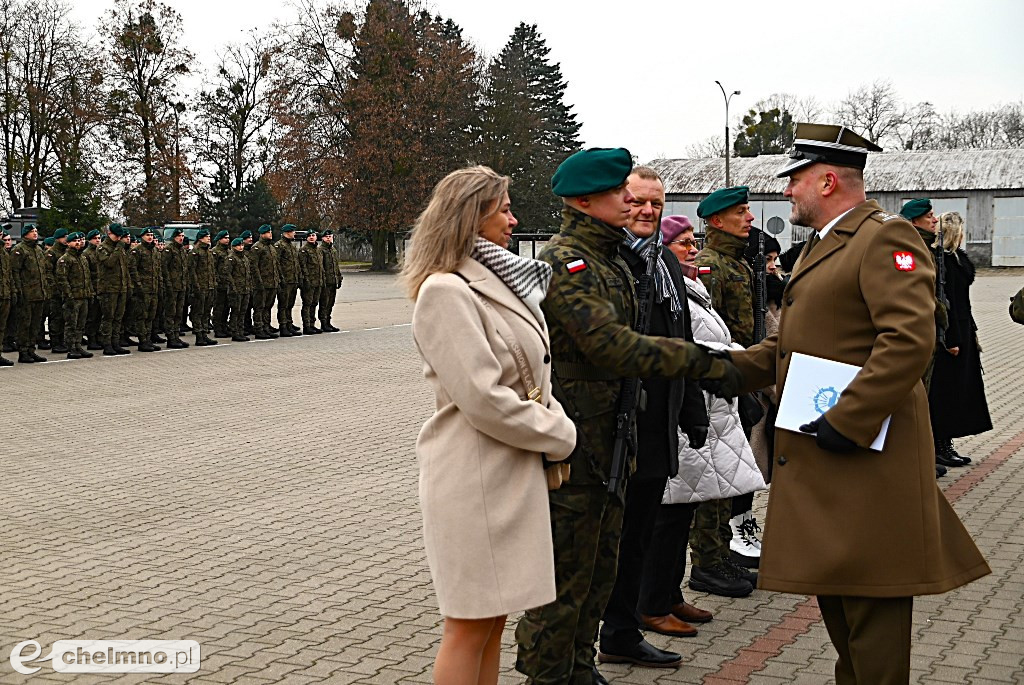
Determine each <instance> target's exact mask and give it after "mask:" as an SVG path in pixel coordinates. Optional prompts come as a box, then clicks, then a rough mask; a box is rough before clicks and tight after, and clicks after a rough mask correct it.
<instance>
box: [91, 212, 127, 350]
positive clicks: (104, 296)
mask: <svg viewBox="0 0 1024 685" xmlns="http://www.w3.org/2000/svg"><path fill="white" fill-rule="evenodd" d="M127 233H128V232H127V231H126V230H125V229H124V228H123V227H122V226H121V224H116V223H115V224H110V226H109V227H108V228H107V238H106V240H104V241H103V242H102V243H100V245H99V247H97V248H96V294H97V296H98V297H99V300H100V331H99V336H100V337H99V339H100V342H101V343H102V344H103V354H105V355H107V356H111V355H115V354H130V353H131V350H128V349H127V348H125V347H124V346H123V345H122V344H121V326H122V320H123V319H124V310H125V303H126V301H127V299H128V286H129V285H130V283H131V276H130V275H129V272H128V253H127V252H126V251H125V249H124V247H123V243H122V242H121V241H122V239H123V236H125V235H127Z"/></svg>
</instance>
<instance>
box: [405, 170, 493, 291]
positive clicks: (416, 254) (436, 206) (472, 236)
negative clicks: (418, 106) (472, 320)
mask: <svg viewBox="0 0 1024 685" xmlns="http://www.w3.org/2000/svg"><path fill="white" fill-rule="evenodd" d="M508 184H509V180H508V177H507V176H502V175H501V174H499V173H497V172H496V171H494V170H493V169H491V168H490V167H485V166H469V167H466V168H464V169H459V170H458V171H453V172H452V173H450V174H448V175H447V176H445V177H444V178H443V179H441V182H440V183H438V184H437V185H436V186H435V187H434V192H433V193H431V195H430V201H429V202H428V203H427V208H426V209H424V210H423V213H422V214H420V216H419V218H418V219H417V220H416V225H415V226H414V227H413V230H412V237H411V239H412V243H411V244H410V245H409V250H408V251H407V252H406V255H405V264H404V266H403V267H402V274H401V277H400V281H401V284H402V286H403V287H404V288H405V291H406V294H408V296H409V298H410V299H412V300H415V299H416V297H417V295H419V292H420V286H421V285H423V281H425V280H427V276H429V275H430V274H434V273H451V272H452V271H455V268H456V267H457V266H458V265H459V264H460V263H461V262H462V260H464V259H465V258H466V257H468V256H469V255H470V253H471V252H472V251H473V245H474V243H475V242H476V237H477V234H478V233H479V231H480V225H481V224H482V223H483V220H484V219H486V218H487V217H488V216H490V215H491V214H493V213H494V212H496V211H498V209H499V208H500V205H501V199H502V198H503V197H504V195H505V193H506V192H508Z"/></svg>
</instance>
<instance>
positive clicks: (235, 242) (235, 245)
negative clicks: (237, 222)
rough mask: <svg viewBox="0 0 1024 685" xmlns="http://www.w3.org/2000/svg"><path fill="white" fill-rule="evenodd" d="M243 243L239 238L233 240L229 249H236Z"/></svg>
mask: <svg viewBox="0 0 1024 685" xmlns="http://www.w3.org/2000/svg"><path fill="white" fill-rule="evenodd" d="M244 242H245V241H243V240H242V239H241V238H235V239H234V240H232V241H231V247H238V246H239V245H241V244H243V243H244Z"/></svg>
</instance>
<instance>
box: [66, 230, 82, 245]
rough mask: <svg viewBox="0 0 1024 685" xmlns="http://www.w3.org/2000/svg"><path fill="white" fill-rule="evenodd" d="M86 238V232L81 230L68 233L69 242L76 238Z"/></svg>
mask: <svg viewBox="0 0 1024 685" xmlns="http://www.w3.org/2000/svg"><path fill="white" fill-rule="evenodd" d="M84 238H85V234H84V233H82V232H80V231H75V232H74V233H68V242H69V243H73V242H74V241H76V240H82V239H84Z"/></svg>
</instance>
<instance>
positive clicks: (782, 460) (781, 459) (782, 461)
mask: <svg viewBox="0 0 1024 685" xmlns="http://www.w3.org/2000/svg"><path fill="white" fill-rule="evenodd" d="M776 463H777V464H778V465H779V466H785V465H786V456H785V455H783V454H780V455H779V458H778V461H777V462H776Z"/></svg>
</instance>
